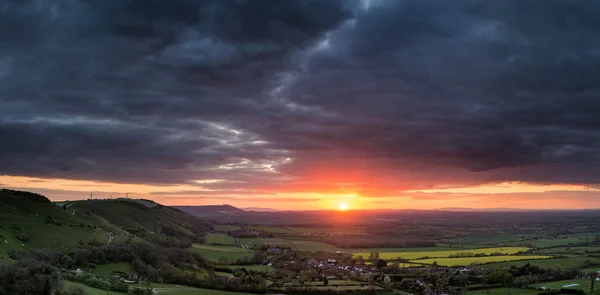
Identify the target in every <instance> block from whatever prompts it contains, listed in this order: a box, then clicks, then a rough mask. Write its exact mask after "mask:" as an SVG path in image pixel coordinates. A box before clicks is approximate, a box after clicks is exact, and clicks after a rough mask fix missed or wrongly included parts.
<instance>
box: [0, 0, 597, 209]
mask: <svg viewBox="0 0 600 295" xmlns="http://www.w3.org/2000/svg"><path fill="white" fill-rule="evenodd" d="M141 3H143V5H142V4H141ZM366 3H370V4H368V5H367V4H366ZM599 10H600V5H598V4H595V3H591V2H566V1H545V2H544V3H543V4H539V3H536V5H532V4H530V3H526V2H523V1H516V0H515V1H502V2H490V1H477V0H472V1H460V2H452V3H450V2H444V1H333V0H332V1H319V0H313V1H308V0H307V1H300V0H298V1H261V2H255V1H201V2H198V1H184V0H181V1H166V2H165V1H154V0H151V1H146V0H144V1H141V0H139V1H92V2H86V1H68V2H61V3H50V2H47V1H38V0H30V1H21V2H17V1H9V2H7V3H5V4H4V8H3V9H2V10H0V38H1V39H2V40H3V42H1V43H0V51H1V52H3V55H2V56H1V57H0V97H1V98H0V143H1V144H0V174H5V175H15V176H31V177H43V178H64V179H80V180H98V181H107V182H119V183H138V184H153V185H158V184H160V185H177V184H188V185H198V183H196V182H195V181H197V180H201V179H223V180H225V181H223V182H219V183H207V184H203V185H202V186H203V187H206V188H208V189H210V190H217V191H222V192H224V193H228V192H232V191H238V192H251V191H253V190H256V191H260V192H262V193H264V194H273V193H277V192H320V193H324V194H345V193H355V194H359V195H362V196H367V197H394V196H402V195H404V194H403V191H406V190H419V189H430V188H435V187H440V186H449V185H453V186H474V185H478V184H485V183H501V182H507V181H520V182H530V183H540V184H547V183H562V184H566V183H569V184H582V185H591V184H598V183H600V179H599V178H598V177H597V175H600V174H599V172H600V171H599V168H598V167H600V165H599V164H600V163H599V161H600V154H599V152H598V151H600V134H599V133H598V131H597V130H598V127H600V120H599V119H598V118H600V113H599V111H598V110H600V105H599V104H600V102H599V101H598V100H597V99H596V98H597V96H598V95H599V94H600V89H599V87H598V85H597V83H596V81H598V79H599V78H600V70H599V69H600V51H598V50H597V48H599V45H600V44H599V42H600V41H598V40H597V38H593V37H592V36H595V35H597V34H598V33H599V31H600V23H599V22H598V21H597V20H596V19H597V17H596V15H598V12H600V11H599Z"/></svg>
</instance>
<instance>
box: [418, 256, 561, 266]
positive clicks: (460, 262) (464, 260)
mask: <svg viewBox="0 0 600 295" xmlns="http://www.w3.org/2000/svg"><path fill="white" fill-rule="evenodd" d="M546 258H550V256H517V255H503V256H484V257H461V258H429V259H420V260H413V261H411V262H418V263H425V264H432V263H433V262H437V263H438V265H441V266H466V265H471V264H486V263H491V262H500V261H516V260H529V259H546ZM513 264H514V263H513Z"/></svg>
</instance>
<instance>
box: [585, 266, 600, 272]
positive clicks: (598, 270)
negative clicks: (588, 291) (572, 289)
mask: <svg viewBox="0 0 600 295" xmlns="http://www.w3.org/2000/svg"><path fill="white" fill-rule="evenodd" d="M581 272H582V273H588V272H600V266H596V267H588V268H584V269H582V270H581Z"/></svg>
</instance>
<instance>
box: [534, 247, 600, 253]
mask: <svg viewBox="0 0 600 295" xmlns="http://www.w3.org/2000/svg"><path fill="white" fill-rule="evenodd" d="M593 252H596V253H600V248H599V247H558V248H547V249H539V250H536V253H551V254H552V253H556V254H563V253H566V254H586V253H593Z"/></svg>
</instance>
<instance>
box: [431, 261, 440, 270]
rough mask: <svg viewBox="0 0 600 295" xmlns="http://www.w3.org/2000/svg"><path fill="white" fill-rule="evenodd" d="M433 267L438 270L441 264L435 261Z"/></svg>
mask: <svg viewBox="0 0 600 295" xmlns="http://www.w3.org/2000/svg"><path fill="white" fill-rule="evenodd" d="M431 266H432V267H435V269H438V267H439V264H438V263H437V261H434V262H433V263H432V264H431Z"/></svg>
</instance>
